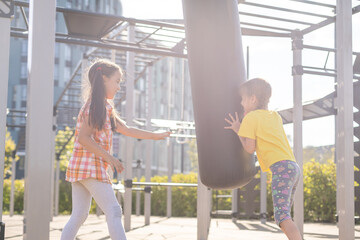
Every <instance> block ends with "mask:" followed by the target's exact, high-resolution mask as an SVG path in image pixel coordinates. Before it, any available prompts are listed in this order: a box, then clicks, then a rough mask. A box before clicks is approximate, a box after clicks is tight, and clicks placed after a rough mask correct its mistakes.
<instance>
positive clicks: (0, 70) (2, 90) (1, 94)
mask: <svg viewBox="0 0 360 240" xmlns="http://www.w3.org/2000/svg"><path fill="white" fill-rule="evenodd" d="M12 4H13V1H12ZM0 7H2V6H0ZM10 11H12V13H13V11H14V6H13V5H12V7H11V9H10ZM10 21H11V19H10V16H2V15H0V33H1V34H0V46H1V54H0V63H1V64H0V102H1V103H2V104H0V177H1V178H0V224H1V225H2V224H3V223H2V209H3V187H4V178H3V176H4V160H5V158H4V157H5V138H6V105H7V104H6V103H7V93H8V79H9V53H10ZM0 235H2V233H0Z"/></svg>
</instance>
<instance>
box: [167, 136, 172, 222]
mask: <svg viewBox="0 0 360 240" xmlns="http://www.w3.org/2000/svg"><path fill="white" fill-rule="evenodd" d="M172 145H173V144H172V142H171V139H170V138H168V139H167V159H168V182H169V183H170V182H171V177H172V173H173V146H172ZM171 215H172V187H167V200H166V216H167V217H168V218H170V217H171Z"/></svg>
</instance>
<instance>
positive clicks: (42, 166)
mask: <svg viewBox="0 0 360 240" xmlns="http://www.w3.org/2000/svg"><path fill="white" fill-rule="evenodd" d="M55 13H56V1H42V0H30V4H29V16H30V17H29V38H28V46H29V47H28V74H29V80H28V92H27V119H26V161H25V164H26V168H25V200H24V201H25V204H24V208H25V209H24V210H25V214H24V217H25V219H26V228H25V234H24V239H27V240H35V239H49V230H50V226H49V223H50V221H49V218H50V210H51V204H52V203H51V196H50V195H51V176H52V174H51V171H52V170H53V164H52V161H51V159H52V150H51V148H52V146H53V144H52V141H53V138H52V136H53V135H52V123H53V105H54V104H53V95H54V83H53V81H52V79H53V78H54V64H53V62H54V50H55Z"/></svg>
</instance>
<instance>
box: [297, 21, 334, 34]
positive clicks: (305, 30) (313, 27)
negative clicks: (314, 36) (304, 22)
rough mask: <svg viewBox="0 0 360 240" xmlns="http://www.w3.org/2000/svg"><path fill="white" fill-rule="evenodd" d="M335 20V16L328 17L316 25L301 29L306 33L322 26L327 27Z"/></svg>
mask: <svg viewBox="0 0 360 240" xmlns="http://www.w3.org/2000/svg"><path fill="white" fill-rule="evenodd" d="M334 22H335V17H332V18H328V19H326V20H324V21H322V22H320V23H317V24H315V25H313V26H311V27H308V28H305V29H303V30H301V33H302V35H305V34H308V33H311V32H313V31H315V30H318V29H320V28H322V27H325V26H327V25H329V24H332V23H334Z"/></svg>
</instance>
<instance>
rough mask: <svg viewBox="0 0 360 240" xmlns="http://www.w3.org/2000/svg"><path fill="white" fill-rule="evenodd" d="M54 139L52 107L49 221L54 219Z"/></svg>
mask: <svg viewBox="0 0 360 240" xmlns="http://www.w3.org/2000/svg"><path fill="white" fill-rule="evenodd" d="M55 139H56V109H55V107H53V118H52V131H51V148H50V150H51V159H50V160H51V166H52V167H51V172H50V173H51V181H50V187H51V189H50V202H51V205H50V221H52V220H53V217H54V198H55V196H54V192H55V187H56V186H55V181H54V180H55V170H56V169H55V168H54V167H55V153H56V150H55V147H56V143H55Z"/></svg>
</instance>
